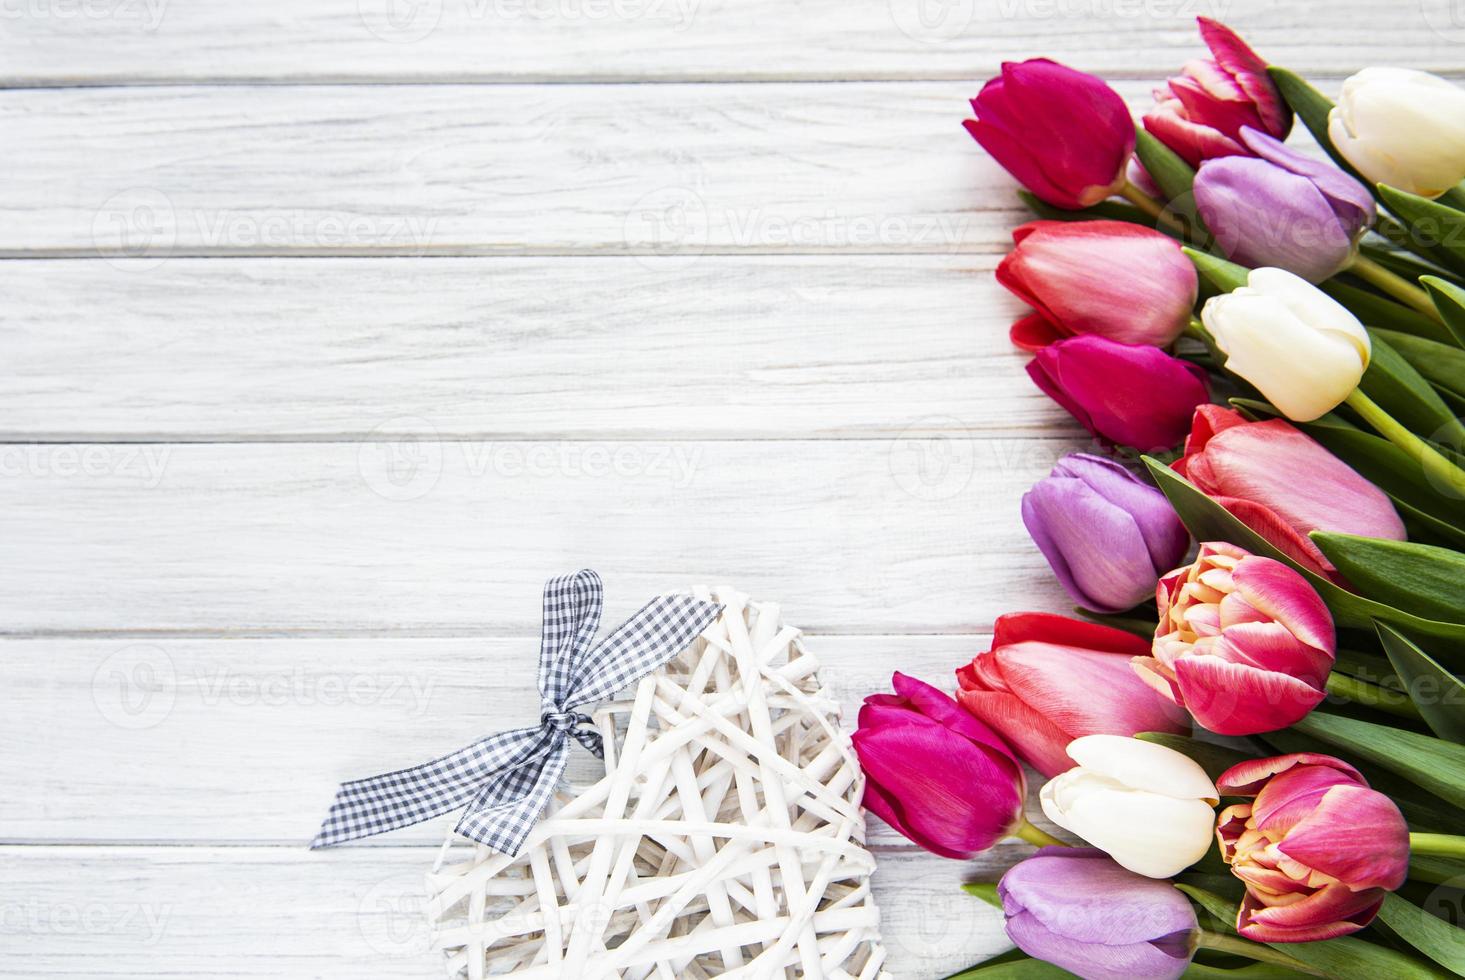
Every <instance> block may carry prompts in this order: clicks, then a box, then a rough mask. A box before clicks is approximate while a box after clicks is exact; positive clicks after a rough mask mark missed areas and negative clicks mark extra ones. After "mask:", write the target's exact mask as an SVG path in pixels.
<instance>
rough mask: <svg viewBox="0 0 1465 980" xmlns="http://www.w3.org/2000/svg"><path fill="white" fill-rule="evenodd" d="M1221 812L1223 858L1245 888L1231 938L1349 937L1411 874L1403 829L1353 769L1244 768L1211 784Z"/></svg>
mask: <svg viewBox="0 0 1465 980" xmlns="http://www.w3.org/2000/svg"><path fill="white" fill-rule="evenodd" d="M1216 782H1217V785H1218V786H1219V788H1220V790H1221V792H1222V793H1224V794H1225V795H1226V796H1254V797H1256V799H1255V800H1253V801H1252V802H1250V803H1242V804H1238V805H1236V806H1230V807H1227V808H1226V809H1225V810H1222V811H1221V815H1220V819H1219V820H1218V821H1217V823H1216V836H1217V838H1218V839H1219V840H1220V843H1221V856H1222V858H1224V859H1225V861H1226V863H1227V864H1229V865H1231V873H1232V874H1234V875H1235V876H1236V877H1238V878H1240V879H1241V880H1242V881H1243V882H1245V883H1246V897H1245V898H1244V899H1243V900H1242V902H1241V911H1240V914H1239V915H1238V916H1237V920H1236V931H1237V932H1239V933H1241V934H1242V935H1243V936H1245V937H1246V938H1248V939H1254V940H1256V941H1257V942H1263V943H1305V942H1315V941H1317V940H1321V939H1332V938H1334V937H1335V936H1346V935H1348V934H1349V933H1351V932H1357V931H1358V930H1359V929H1362V928H1363V927H1364V926H1366V925H1368V924H1369V923H1370V922H1372V921H1373V918H1374V916H1375V915H1377V914H1378V911H1379V907H1380V906H1381V905H1383V901H1384V898H1385V896H1387V895H1388V893H1389V892H1391V891H1393V890H1395V889H1396V888H1398V887H1399V886H1400V885H1402V884H1404V879H1405V878H1406V877H1407V875H1408V871H1409V827H1408V825H1407V824H1405V822H1404V817H1403V815H1402V814H1400V813H1399V808H1398V807H1397V806H1395V805H1394V802H1393V801H1392V800H1390V799H1389V798H1388V797H1387V796H1385V795H1384V794H1382V793H1380V792H1378V791H1377V790H1373V789H1370V788H1369V786H1368V783H1367V782H1366V781H1365V780H1364V778H1363V777H1362V776H1361V775H1359V773H1358V770H1356V769H1354V768H1353V767H1352V766H1350V765H1348V763H1346V762H1343V761H1341V760H1339V759H1334V758H1333V757H1332V756H1327V755H1317V754H1313V753H1302V754H1296V755H1280V756H1275V757H1273V758H1270V759H1258V760H1255V761H1252V762H1243V763H1241V764H1240V765H1238V766H1235V767H1233V768H1231V769H1228V770H1227V771H1226V772H1224V773H1222V774H1221V778H1220V779H1219V780H1217V781H1216Z"/></svg>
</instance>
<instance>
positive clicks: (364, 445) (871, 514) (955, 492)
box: [0, 434, 1072, 635]
mask: <svg viewBox="0 0 1465 980" xmlns="http://www.w3.org/2000/svg"><path fill="white" fill-rule="evenodd" d="M1071 448H1072V444H1071V443H1069V442H1067V441H1066V440H1002V439H968V438H965V437H963V436H960V435H956V434H952V435H947V436H942V437H935V438H929V439H927V438H917V437H898V438H896V439H893V440H845V441H837V440H833V441H812V442H808V441H779V442H740V441H732V442H659V443H648V442H629V441H618V440H607V441H600V442H592V443H586V442H557V441H541V440H528V441H509V442H476V441H468V442H422V441H420V440H418V439H417V437H415V436H412V437H406V438H403V439H401V440H397V441H372V442H344V443H314V444H299V443H279V444H275V443H251V444H232V445H228V444H225V445H98V444H93V445H89V446H74V445H32V446H16V445H12V446H8V447H4V457H3V460H0V462H3V465H4V467H5V472H6V474H7V478H6V479H4V480H0V540H4V541H5V542H6V545H7V547H8V548H9V549H11V553H12V554H15V555H19V556H24V561H16V562H7V563H5V564H4V565H3V566H0V593H3V594H7V595H21V596H24V597H25V601H24V602H16V603H7V604H5V605H4V607H3V609H0V629H3V630H4V631H6V632H10V633H16V632H21V633H24V632H28V631H36V630H42V631H78V630H80V631H85V630H102V631H113V630H170V631H173V630H184V631H197V630H255V631H260V630H333V631H339V630H357V631H360V630H377V629H390V630H403V631H417V632H422V631H444V630H447V631H459V632H461V631H465V630H472V631H475V632H476V631H493V632H496V633H498V634H499V635H506V634H507V635H524V634H533V633H537V631H538V629H539V590H540V587H541V584H542V583H543V581H544V580H545V579H546V578H548V577H549V576H551V575H555V574H560V573H563V572H564V571H566V570H567V569H572V568H577V567H582V566H586V565H588V566H590V567H593V568H596V569H597V570H598V571H600V572H601V574H602V575H604V576H605V579H606V581H607V582H608V583H610V587H609V593H610V596H611V597H612V599H613V600H614V601H616V602H619V603H639V602H642V601H644V600H645V597H646V596H648V595H654V594H657V593H658V592H661V591H665V590H667V589H675V588H681V587H685V586H687V585H689V584H691V583H694V582H698V581H705V580H708V579H709V578H713V579H716V580H718V581H730V582H735V583H737V585H738V586H739V588H741V589H743V590H744V591H746V592H748V593H750V594H753V595H757V596H776V597H779V598H780V599H781V600H782V601H784V602H785V603H786V607H785V608H786V610H787V616H788V619H789V621H790V622H793V623H796V624H799V625H800V626H802V627H803V628H806V629H818V630H826V631H828V630H835V631H838V632H846V633H859V632H917V633H934V632H976V631H979V630H980V629H983V628H985V627H987V626H989V625H990V624H991V623H992V620H993V618H994V617H995V616H997V615H999V614H1001V613H1003V612H1007V611H1010V610H1011V609H1013V608H1019V607H1029V606H1033V607H1038V608H1048V609H1054V608H1060V609H1061V608H1064V607H1065V606H1066V603H1065V602H1064V601H1063V600H1062V599H1061V598H1060V596H1059V595H1057V594H1055V593H1056V592H1057V590H1056V589H1054V588H1052V583H1051V579H1050V574H1051V573H1049V571H1048V568H1047V565H1046V564H1045V563H1044V562H1043V559H1042V557H1041V556H1040V555H1039V553H1038V551H1037V549H1036V548H1035V547H1034V546H1033V544H1032V542H1031V541H1030V540H1029V539H1028V536H1027V532H1026V531H1024V530H1023V528H1022V525H1021V523H1020V522H1019V521H1018V518H1017V514H1018V501H1019V498H1020V497H1021V494H1022V493H1023V492H1024V491H1025V490H1027V488H1028V487H1029V486H1030V485H1031V484H1032V483H1033V482H1034V481H1035V480H1036V479H1038V478H1039V477H1040V476H1042V475H1044V474H1045V473H1046V472H1047V471H1048V469H1049V468H1050V467H1051V466H1052V464H1053V462H1054V461H1055V460H1056V458H1057V457H1058V456H1059V455H1061V454H1062V453H1064V452H1066V451H1067V450H1069V449H1071ZM633 608H634V606H632V607H631V608H627V609H626V610H625V612H626V613H627V614H629V613H630V612H631V611H632V609H633Z"/></svg>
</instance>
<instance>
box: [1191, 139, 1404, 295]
mask: <svg viewBox="0 0 1465 980" xmlns="http://www.w3.org/2000/svg"><path fill="white" fill-rule="evenodd" d="M1241 140H1242V142H1243V143H1245V144H1246V146H1247V148H1248V149H1249V150H1251V151H1252V152H1253V153H1255V154H1256V156H1255V157H1241V156H1229V157H1222V158H1220V159H1216V160H1207V161H1206V162H1205V163H1203V164H1201V168H1200V171H1199V172H1198V173H1197V174H1196V176H1195V206H1196V210H1197V211H1199V212H1200V216H1201V220H1203V221H1204V222H1205V223H1206V227H1207V228H1208V229H1210V231H1211V233H1212V234H1213V235H1215V238H1216V243H1217V244H1218V245H1220V246H1221V249H1222V250H1223V251H1224V252H1225V253H1226V254H1227V255H1229V256H1230V257H1231V258H1233V259H1235V260H1236V261H1237V262H1239V263H1241V264H1242V265H1247V266H1276V267H1277V268H1279V269H1286V270H1287V271H1288V272H1292V273H1295V274H1296V275H1299V276H1301V277H1302V278H1304V279H1306V280H1308V281H1309V282H1322V281H1323V280H1324V279H1327V278H1328V277H1329V276H1332V275H1333V274H1335V273H1337V272H1339V271H1340V270H1342V269H1344V268H1346V267H1347V266H1348V265H1349V264H1350V263H1351V262H1352V261H1353V259H1354V258H1355V257H1356V256H1357V254H1358V242H1359V239H1361V238H1362V237H1363V233H1364V232H1366V231H1367V230H1368V229H1369V228H1370V227H1372V225H1373V222H1374V218H1375V216H1376V212H1375V209H1374V203H1373V195H1372V194H1371V193H1369V190H1368V188H1367V187H1364V186H1363V185H1362V184H1360V183H1359V182H1358V181H1356V180H1354V179H1353V178H1352V177H1350V176H1348V175H1347V174H1345V173H1344V172H1343V171H1341V170H1339V169H1338V168H1337V167H1334V166H1333V165H1331V164H1328V163H1323V162H1322V161H1320V160H1314V159H1313V158H1312V157H1308V156H1304V155H1303V154H1301V153H1298V152H1297V151H1296V150H1290V149H1288V148H1287V147H1286V146H1284V145H1283V144H1281V143H1279V142H1277V141H1276V140H1274V139H1272V138H1271V137H1270V136H1267V135H1266V134H1264V133H1260V132H1257V131H1256V130H1254V129H1250V128H1247V129H1243V130H1242V131H1241Z"/></svg>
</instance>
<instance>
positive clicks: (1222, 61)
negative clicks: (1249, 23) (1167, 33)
mask: <svg viewBox="0 0 1465 980" xmlns="http://www.w3.org/2000/svg"><path fill="white" fill-rule="evenodd" d="M1196 20H1197V22H1198V23H1199V25H1200V36H1201V40H1202V41H1204V42H1205V43H1206V47H1208V48H1210V49H1211V57H1213V58H1215V59H1216V64H1217V65H1219V66H1220V67H1221V68H1222V69H1223V70H1224V71H1225V72H1226V73H1227V74H1228V75H1230V76H1231V77H1232V78H1233V79H1234V80H1235V82H1236V85H1237V87H1238V88H1240V89H1241V91H1242V92H1243V93H1245V95H1246V97H1247V98H1248V99H1250V100H1251V102H1252V104H1253V105H1254V106H1256V112H1257V115H1258V116H1259V117H1260V118H1261V121H1262V125H1263V126H1264V127H1265V128H1266V131H1267V132H1268V133H1270V134H1271V135H1273V136H1275V137H1276V138H1277V139H1286V138H1287V133H1288V132H1289V131H1290V130H1291V129H1292V110H1291V109H1290V108H1288V106H1287V103H1286V102H1285V101H1283V99H1282V93H1281V91H1280V90H1279V89H1278V88H1277V85H1276V83H1275V82H1273V81H1272V79H1271V76H1270V75H1268V74H1267V63H1266V62H1265V61H1263V60H1262V59H1261V58H1260V57H1259V56H1258V55H1257V53H1256V52H1255V51H1253V50H1252V49H1251V47H1250V46H1249V45H1247V43H1246V42H1245V41H1243V40H1242V39H1241V38H1240V36H1238V35H1237V33H1236V32H1235V31H1233V30H1231V28H1229V27H1227V26H1226V25H1225V24H1222V23H1221V22H1220V21H1217V20H1213V19H1211V18H1210V17H1197V18H1196Z"/></svg>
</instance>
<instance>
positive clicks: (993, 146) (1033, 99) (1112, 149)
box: [965, 58, 1134, 211]
mask: <svg viewBox="0 0 1465 980" xmlns="http://www.w3.org/2000/svg"><path fill="white" fill-rule="evenodd" d="M972 111H973V112H975V113H976V116H977V118H976V119H968V120H966V122H965V126H966V129H967V132H969V133H971V134H972V137H973V138H974V139H975V140H976V141H977V142H978V143H980V144H982V147H983V148H984V149H985V150H986V151H987V152H988V153H990V154H992V156H993V158H994V159H995V160H996V161H997V162H998V163H1000V164H1002V166H1003V167H1005V168H1007V172H1008V173H1010V174H1012V176H1014V177H1016V178H1017V179H1018V180H1019V181H1021V182H1022V183H1023V185H1024V186H1026V187H1027V189H1028V190H1030V191H1032V192H1033V193H1034V194H1036V195H1038V197H1040V198H1042V199H1043V200H1045V201H1047V202H1048V203H1049V204H1051V205H1053V206H1054V207H1059V208H1067V209H1068V210H1071V211H1077V210H1080V209H1082V208H1087V207H1092V206H1093V205H1095V204H1098V203H1099V202H1100V201H1102V200H1104V199H1105V198H1106V197H1109V196H1111V195H1113V194H1115V193H1117V192H1118V191H1119V189H1120V188H1121V187H1123V186H1124V172H1125V168H1126V167H1127V166H1128V165H1129V158H1130V157H1131V156H1132V155H1133V154H1134V120H1133V119H1131V118H1130V115H1129V108H1128V106H1126V105H1125V104H1124V100H1123V99H1121V98H1120V97H1119V94H1118V93H1117V92H1115V91H1114V90H1113V89H1111V88H1110V87H1109V86H1108V85H1106V84H1105V83H1104V82H1103V81H1102V80H1100V79H1098V78H1095V77H1094V76H1093V75H1087V74H1085V73H1083V72H1081V71H1075V70H1074V69H1072V68H1069V67H1066V66H1064V65H1060V64H1057V63H1056V62H1053V61H1049V60H1048V59H1046V58H1035V59H1033V60H1032V61H1024V62H1021V63H1017V64H1014V63H1012V62H1005V63H1004V64H1003V65H1002V74H1001V75H999V76H998V77H997V78H994V79H992V80H991V81H989V82H988V83H987V84H986V85H984V86H982V91H981V92H980V93H979V94H978V95H977V97H976V98H975V99H972Z"/></svg>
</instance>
